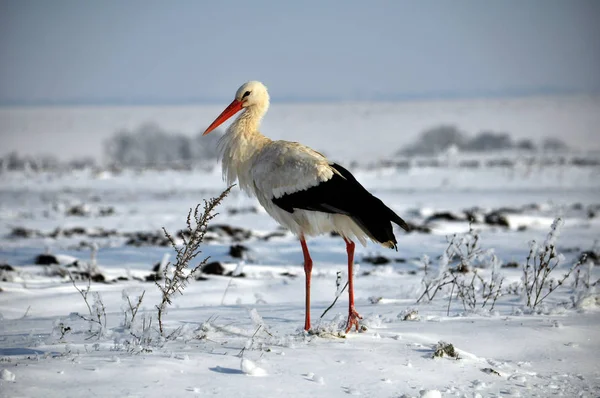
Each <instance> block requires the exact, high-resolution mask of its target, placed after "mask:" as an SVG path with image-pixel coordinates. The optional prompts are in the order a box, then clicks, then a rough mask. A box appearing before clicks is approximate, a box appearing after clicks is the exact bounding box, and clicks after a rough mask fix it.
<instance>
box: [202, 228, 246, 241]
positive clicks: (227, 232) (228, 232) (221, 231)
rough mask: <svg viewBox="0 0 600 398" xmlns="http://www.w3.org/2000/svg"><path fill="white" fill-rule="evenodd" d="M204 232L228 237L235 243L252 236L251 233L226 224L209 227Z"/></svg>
mask: <svg viewBox="0 0 600 398" xmlns="http://www.w3.org/2000/svg"><path fill="white" fill-rule="evenodd" d="M206 231H207V232H214V233H217V234H218V235H220V236H228V237H230V238H231V239H233V240H234V241H236V242H240V241H243V240H246V239H249V238H250V237H251V236H252V231H249V230H247V229H243V228H239V227H232V226H231V225H226V224H217V225H209V226H208V228H206Z"/></svg>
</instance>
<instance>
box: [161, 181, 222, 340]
mask: <svg viewBox="0 0 600 398" xmlns="http://www.w3.org/2000/svg"><path fill="white" fill-rule="evenodd" d="M232 188H233V185H230V186H229V187H228V188H227V189H226V190H224V191H223V192H222V193H221V194H220V195H219V196H217V197H215V198H211V199H210V200H208V201H206V200H205V201H204V209H203V210H202V211H200V205H197V206H196V208H195V209H190V211H189V213H188V216H187V232H188V234H187V235H188V236H189V237H188V238H186V234H185V233H183V234H181V239H182V240H183V245H182V246H181V247H179V246H178V245H177V243H176V242H175V239H174V238H173V236H171V234H169V232H167V230H166V229H165V228H164V227H163V231H164V233H165V236H166V237H167V239H169V242H171V246H172V247H173V249H174V250H175V252H176V253H177V257H176V259H175V263H173V264H171V263H168V264H167V266H166V267H164V268H163V270H162V272H163V279H162V280H161V281H155V283H156V286H158V288H159V289H160V292H161V302H160V304H158V305H156V309H157V310H158V328H159V330H160V334H161V335H162V336H163V337H166V338H168V339H169V338H173V337H174V336H176V335H177V333H178V330H175V331H174V332H172V333H171V334H170V335H168V336H165V330H164V325H163V316H164V314H165V312H166V310H167V306H168V305H171V304H172V301H173V296H174V295H175V293H179V294H183V289H184V288H185V287H186V286H187V284H188V283H189V281H190V278H192V277H193V276H194V275H195V274H196V273H197V272H198V271H201V270H202V267H203V266H204V265H205V264H206V262H207V261H208V259H209V257H206V258H205V259H204V260H202V261H201V262H200V263H199V264H198V265H196V266H195V267H194V268H192V269H191V270H189V272H187V274H186V271H187V270H188V269H189V263H190V261H192V260H193V259H195V258H196V257H197V256H198V255H199V254H200V253H202V251H201V250H200V244H201V243H202V242H203V240H204V235H205V234H206V229H207V226H208V223H209V222H210V221H211V220H212V219H213V218H215V217H216V216H217V214H218V213H214V210H215V208H216V207H217V206H218V205H219V204H221V202H222V201H223V199H225V197H226V196H227V195H228V194H229V192H230V191H231V189H232ZM169 268H172V275H169ZM159 282H160V283H159Z"/></svg>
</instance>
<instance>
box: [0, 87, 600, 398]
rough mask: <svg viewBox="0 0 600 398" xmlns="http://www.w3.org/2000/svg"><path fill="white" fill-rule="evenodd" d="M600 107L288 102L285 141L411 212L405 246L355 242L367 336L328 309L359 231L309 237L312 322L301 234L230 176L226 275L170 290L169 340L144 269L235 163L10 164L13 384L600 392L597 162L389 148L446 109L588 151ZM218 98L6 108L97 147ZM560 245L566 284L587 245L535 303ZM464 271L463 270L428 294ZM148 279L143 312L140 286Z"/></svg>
mask: <svg viewBox="0 0 600 398" xmlns="http://www.w3.org/2000/svg"><path fill="white" fill-rule="evenodd" d="M599 101H600V98H599V97H597V96H596V97H548V98H541V97H540V98H521V99H495V100H475V101H439V102H417V103H389V104H386V103H373V104H366V103H351V104H277V102H276V101H275V104H274V106H273V107H272V110H271V112H270V113H269V114H268V115H267V117H266V119H265V123H264V126H263V131H264V132H265V133H266V134H267V135H269V136H271V137H273V138H276V139H292V140H302V141H303V142H304V143H307V144H310V145H312V146H314V147H315V148H316V149H318V150H322V151H323V152H324V153H326V154H328V155H329V156H330V157H331V158H332V159H333V160H336V161H339V162H341V163H343V164H345V165H350V164H352V163H353V162H351V160H357V163H358V164H359V165H360V166H361V167H358V168H354V169H353V170H352V171H353V172H354V174H355V175H356V177H357V178H358V179H359V180H360V181H361V182H362V183H363V184H364V185H365V186H366V187H367V189H369V190H370V191H371V192H373V193H374V194H375V195H377V196H378V197H380V198H381V199H382V200H383V201H384V202H386V203H387V204H388V205H389V206H390V207H392V208H393V209H394V210H396V212H397V213H398V214H400V215H401V216H402V217H403V218H405V219H406V220H407V221H408V222H409V223H410V224H411V225H413V226H414V231H413V232H411V233H408V234H406V233H403V232H402V231H400V230H397V231H396V235H397V238H398V252H395V251H393V250H389V249H384V248H381V247H378V246H376V245H374V244H369V245H368V246H367V247H357V253H356V262H357V267H356V269H357V274H356V283H355V291H356V293H355V294H356V304H357V310H358V312H359V313H360V314H361V315H362V316H363V319H362V321H361V326H362V327H363V330H362V331H361V332H360V333H357V332H355V331H353V332H351V333H349V334H348V335H345V334H344V333H342V332H343V330H344V327H345V325H344V323H345V317H346V316H347V294H346V292H343V293H342V294H341V295H340V297H339V300H338V301H337V302H336V304H335V305H334V306H333V308H332V309H330V310H329V311H328V312H327V313H326V314H325V315H324V316H323V317H322V318H321V314H323V313H324V312H325V311H326V309H327V308H328V307H329V306H330V305H331V304H332V303H333V302H334V300H335V298H336V293H337V292H338V291H339V289H340V288H341V287H342V286H343V284H344V282H345V280H346V274H347V270H346V253H345V245H344V243H343V241H342V240H341V239H340V238H339V237H333V236H321V237H318V238H313V239H311V240H310V241H309V248H310V250H311V254H312V257H313V260H314V263H315V268H314V270H313V288H312V317H313V329H314V330H313V332H312V333H305V332H304V331H303V330H302V326H303V323H304V273H303V267H302V253H301V249H300V245H299V244H298V242H297V240H296V239H295V238H294V237H293V236H291V235H290V234H288V233H286V232H285V231H281V230H280V229H279V228H278V226H277V225H276V223H275V222H274V221H273V220H271V219H270V218H269V217H268V216H267V215H266V213H265V212H264V211H263V210H261V209H260V208H259V206H258V204H257V203H256V201H254V200H253V199H250V198H248V197H246V196H245V195H243V194H242V193H240V192H239V190H238V189H237V188H234V190H233V191H232V193H231V194H230V195H229V196H228V197H227V198H226V199H225V201H224V203H223V204H222V206H220V207H219V209H218V211H219V213H220V214H219V215H218V216H217V218H216V219H215V220H213V222H212V223H211V229H210V231H209V232H208V233H207V235H206V238H207V239H206V241H205V244H204V245H202V246H201V249H202V251H203V253H202V254H201V255H200V256H199V258H203V257H204V256H210V257H211V258H210V261H211V262H218V263H219V264H220V267H219V266H218V265H214V264H213V265H212V266H211V267H212V268H213V270H215V271H216V272H217V273H218V274H219V273H220V275H215V274H206V275H204V274H203V275H202V276H203V277H202V278H200V280H192V281H191V283H190V284H189V285H188V286H187V288H186V289H185V291H184V293H183V295H178V294H177V295H175V296H174V297H173V303H172V305H171V306H169V308H168V311H167V313H166V314H165V315H164V331H165V334H164V335H163V336H161V334H160V333H159V331H158V329H157V328H158V322H157V311H156V308H155V306H156V305H158V304H159V303H160V291H159V289H158V287H157V286H156V285H155V284H154V283H153V282H150V281H146V280H147V279H152V278H153V277H154V276H155V275H156V274H155V272H154V271H153V267H155V265H156V264H158V263H160V262H161V261H163V260H164V259H165V255H169V256H170V257H169V258H170V259H171V260H173V259H174V253H173V250H172V249H171V248H170V247H169V246H168V242H166V241H165V238H164V235H163V233H162V232H161V228H162V227H165V228H166V229H167V230H168V231H170V232H171V233H173V234H175V233H176V232H177V231H179V230H181V229H184V228H185V226H186V224H185V218H186V216H187V213H188V210H189V209H190V208H191V207H194V206H195V205H196V204H198V203H201V202H202V200H203V199H208V198H210V197H213V196H216V195H218V194H219V193H220V192H221V191H222V190H223V189H224V188H225V186H224V183H223V182H222V180H221V175H220V171H219V169H218V168H215V170H213V171H202V170H194V171H160V172H159V171H143V172H139V171H137V172H136V171H130V170H125V171H123V172H121V173H118V174H114V173H111V172H107V171H103V172H91V171H81V172H76V173H68V172H65V173H62V174H61V173H55V174H52V173H40V174H35V173H31V172H27V173H17V172H4V173H0V397H61V398H62V397H81V396H100V397H163V396H172V397H193V396H206V395H218V396H224V397H231V396H247V397H259V396H260V397H265V396H266V397H271V396H289V397H304V396H324V397H336V396H347V395H361V396H365V397H402V396H406V397H419V396H423V397H430V398H431V397H439V396H459V397H463V396H464V397H477V396H481V397H488V396H521V397H529V396H538V397H547V396H555V395H556V396H567V397H571V396H581V397H597V396H600V365H599V364H600V361H599V360H598V355H600V339H599V338H598V330H599V328H600V300H599V296H598V290H597V289H598V286H597V283H596V281H598V279H599V278H600V267H599V266H598V254H599V251H600V246H599V244H598V240H599V239H600V170H599V168H598V167H597V166H590V165H588V166H585V167H575V166H573V165H571V164H570V163H569V162H566V163H564V164H561V163H560V162H558V163H555V164H553V165H551V164H545V165H542V164H538V163H534V164H533V165H532V164H528V163H527V162H520V161H518V159H519V155H515V154H513V155H514V156H513V157H512V158H511V159H517V162H516V163H515V164H514V166H512V167H494V168H486V167H479V168H458V167H457V165H458V164H459V163H460V162H459V161H460V160H461V159H462V160H464V159H465V156H466V155H465V154H453V153H450V154H446V155H444V156H442V157H441V158H440V159H441V161H442V162H447V164H444V165H442V167H410V168H406V167H400V168H395V167H394V163H393V161H394V160H396V159H394V158H393V154H394V153H396V151H397V150H398V149H399V148H400V147H401V146H403V145H405V144H406V143H408V142H410V141H411V140H413V139H414V138H416V137H417V135H418V134H419V133H420V132H421V131H423V130H424V129H426V128H429V127H432V126H436V125H439V124H454V125H457V126H458V127H459V128H461V129H464V130H466V131H467V132H468V133H471V134H475V133H477V132H479V131H481V130H491V131H506V132H509V133H511V134H512V136H513V138H515V139H521V138H529V139H532V140H534V141H539V140H540V139H542V138H543V137H558V138H563V139H564V138H565V137H569V144H570V145H571V146H572V147H573V148H575V149H576V150H586V149H587V150H597V149H598V142H600V141H598V140H597V136H598V126H599V125H600V112H599V111H598V109H599V106H598V104H599V103H600V102H599ZM221 108H222V107H221V106H201V107H166V108H160V107H140V108H125V107H124V108H109V107H98V108H88V107H72V108H45V109H41V108H27V109H17V108H5V109H2V110H0V132H1V133H2V144H3V148H16V149H18V150H19V151H23V150H25V149H27V150H30V149H31V151H33V152H44V151H45V150H48V151H50V152H57V151H59V150H64V154H63V155H64V156H65V157H67V158H68V157H70V156H74V155H97V154H98V153H99V151H100V147H101V143H102V141H103V140H104V139H106V138H107V137H108V136H110V134H112V133H113V132H114V131H116V130H117V129H120V128H127V129H132V128H136V127H138V126H139V125H140V124H142V123H144V122H155V123H158V124H159V125H160V126H162V127H164V128H165V129H167V130H169V131H171V130H173V131H178V132H183V133H185V134H189V135H191V134H196V133H197V132H198V131H199V130H200V128H202V127H203V126H206V124H208V122H210V121H211V120H213V119H214V117H215V116H216V115H217V114H218V112H220V111H221ZM323 132H327V134H323ZM32 143H36V144H37V147H35V146H33V147H32ZM574 153H575V152H571V154H569V155H568V156H571V155H573V154H574ZM575 155H577V153H575ZM469 156H470V157H473V156H474V157H479V156H480V155H469ZM502 156H505V155H502ZM534 156H537V155H535V154H534ZM589 156H592V157H593V156H594V154H593V153H592V154H591V155H589ZM390 159H391V160H392V162H387V163H379V161H380V160H390ZM484 163H485V162H482V163H481V164H482V165H483V164H484ZM381 164H386V167H382V166H376V165H381ZM557 217H559V218H560V220H561V221H559V222H558V228H555V229H554V233H553V235H551V236H550V237H548V234H549V232H550V231H552V230H553V227H552V225H553V223H554V221H555V219H556V218H557ZM469 218H472V219H473V223H472V224H471V226H472V228H473V231H472V232H469V228H470V227H469V221H468V220H469ZM556 225H557V224H555V226H556ZM557 231H558V232H560V234H558V233H557ZM455 234H458V235H456V237H455ZM475 236H477V245H476V247H475V249H473V248H471V249H467V244H469V245H471V244H472V243H473V242H474V240H475ZM534 240H535V241H536V242H537V243H536V244H533V245H532V244H531V243H530V242H531V241H534ZM450 242H453V244H451V243H450ZM545 243H548V244H551V243H555V248H556V252H558V253H560V254H558V253H557V254H556V256H555V257H553V258H552V260H551V261H550V266H553V265H554V264H556V261H557V260H560V263H559V264H558V265H557V267H556V269H554V270H553V271H552V273H551V277H550V279H554V280H555V282H553V283H554V285H552V286H553V287H554V286H556V283H557V282H556V280H562V278H563V276H564V275H565V273H567V272H568V271H569V269H571V267H573V265H574V264H577V262H578V260H579V259H581V258H582V255H583V254H584V253H586V252H587V255H588V256H587V259H588V260H586V261H585V262H584V263H583V264H582V265H581V267H579V268H578V269H577V271H575V272H573V273H571V274H570V275H569V277H568V278H566V279H565V280H564V281H562V284H561V285H560V286H559V287H558V288H557V289H556V290H554V291H553V292H552V293H551V294H550V295H549V296H547V297H546V298H545V300H544V301H543V302H542V303H541V304H540V305H537V306H536V307H535V308H531V307H532V306H531V305H530V306H528V305H527V297H526V296H527V295H526V293H525V290H524V288H523V286H524V281H523V265H524V264H525V262H526V258H527V256H528V254H529V253H530V250H531V248H532V247H533V248H534V249H535V248H538V249H540V250H542V249H543V246H544V245H545ZM457 246H458V247H460V249H461V250H463V259H464V260H465V262H466V263H467V268H468V269H469V272H468V273H465V274H463V273H458V272H456V273H448V270H449V269H455V268H457V266H458V264H457V261H456V260H457V258H456V256H455V257H454V258H451V259H450V260H448V261H447V260H446V259H447V256H444V253H447V254H452V253H453V251H452V250H453V248H454V249H455V248H456V247H457ZM470 247H472V246H470ZM469 250H470V251H471V255H469V254H467V251H469ZM46 253H47V254H49V256H45V257H44V256H43V257H42V258H37V257H38V256H39V255H41V254H46ZM92 253H96V254H95V257H94V259H92ZM427 258H428V259H429V262H428V261H427ZM36 260H38V261H36ZM198 261H199V260H198ZM594 261H595V262H594ZM36 262H38V263H44V262H46V263H48V262H56V263H58V264H50V265H43V264H35V263H36ZM93 263H95V264H96V267H93V266H91V265H92V264H93ZM196 264H197V263H194V264H192V265H196ZM425 264H428V266H427V269H426V268H425ZM221 267H222V268H221ZM444 270H446V272H444ZM206 271H207V273H208V269H207V270H206ZM475 271H476V272H477V274H476V275H475V273H474V272H475ZM542 271H543V269H542ZM68 272H70V273H71V275H74V276H75V277H76V278H78V281H77V282H76V286H77V287H78V288H79V289H84V290H83V291H85V289H86V286H87V283H86V282H85V281H84V280H82V279H85V276H86V274H85V273H86V272H87V273H88V274H90V273H91V274H93V276H94V278H95V279H96V280H97V281H96V282H92V283H91V284H90V291H89V293H88V296H87V301H88V304H89V305H90V308H89V309H88V307H87V306H86V301H85V300H84V299H83V298H82V295H81V293H80V292H79V291H78V290H77V289H76V288H75V287H74V286H73V283H71V281H70V279H69V277H68ZM229 272H232V273H233V274H232V275H228V273H229ZM338 273H339V275H340V277H341V286H340V287H338V286H337V284H336V281H337V279H338ZM234 275H235V276H234ZM478 276H480V277H481V279H478ZM440 278H446V279H440ZM448 278H455V279H454V280H455V282H456V283H454V284H452V283H450V284H447V285H445V286H444V287H443V288H442V290H440V291H439V292H437V293H436V294H435V297H433V299H432V300H431V301H429V300H426V299H422V300H420V301H419V298H420V297H421V296H422V295H423V293H426V295H427V290H426V286H430V290H429V291H428V292H429V294H430V295H433V292H434V290H432V287H435V286H436V283H438V282H443V281H448ZM500 280H502V284H500ZM471 281H473V284H471ZM491 282H493V283H494V284H493V285H491V286H490V283H491ZM483 283H485V289H486V290H485V291H484V290H483V289H484V284H483ZM527 283H529V285H530V286H531V279H528V282H527ZM590 285H593V286H590ZM471 286H472V287H473V289H471ZM547 288H548V285H545V286H544V288H543V289H542V294H545V293H546V292H547V290H545V289H547ZM490 290H491V291H492V293H493V294H489V292H490ZM460 293H462V296H461V295H460ZM142 294H143V299H142V301H141V304H140V306H139V308H140V309H139V311H138V312H137V314H136V317H135V319H134V320H133V321H132V320H131V317H132V311H131V307H130V304H129V302H130V301H131V304H132V306H133V307H135V303H137V300H138V298H139V297H140V296H141V295H142ZM486 298H487V299H488V300H487V301H485V300H486ZM128 300H130V301H128ZM418 301H419V302H418ZM100 303H102V305H103V307H104V310H102V306H101V305H100ZM492 307H493V308H492ZM90 310H91V311H92V313H95V311H96V310H100V313H101V322H100V323H101V326H100V325H98V324H96V323H94V322H89V321H85V320H82V319H81V317H80V316H79V315H83V316H85V317H89V312H90ZM104 312H105V313H106V317H105V318H104V315H103V313H104ZM78 314H79V315H78ZM90 330H91V332H90ZM98 332H100V333H98ZM169 335H171V336H170V338H165V336H169ZM441 342H443V343H445V344H452V347H453V348H454V351H455V354H458V359H456V358H452V357H451V358H448V357H442V358H440V357H436V358H435V359H434V358H433V356H434V353H435V352H436V351H438V350H437V348H441V347H446V348H449V347H448V346H445V345H444V344H442V343H441ZM447 351H451V350H447Z"/></svg>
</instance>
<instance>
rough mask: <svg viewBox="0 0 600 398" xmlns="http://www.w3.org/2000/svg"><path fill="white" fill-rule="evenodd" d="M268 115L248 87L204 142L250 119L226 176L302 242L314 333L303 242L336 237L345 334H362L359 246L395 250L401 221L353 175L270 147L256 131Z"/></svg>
mask: <svg viewBox="0 0 600 398" xmlns="http://www.w3.org/2000/svg"><path fill="white" fill-rule="evenodd" d="M268 107H269V95H268V93H267V89H266V87H265V86H264V85H263V84H262V83H260V82H255V81H251V82H248V83H246V84H244V85H243V86H242V87H240V88H239V89H238V91H237V93H236V96H235V99H234V100H233V102H232V103H231V104H230V105H229V106H228V107H227V109H225V111H223V113H221V115H220V116H219V117H218V118H217V119H216V120H215V121H214V122H213V123H212V124H211V125H210V126H209V128H208V129H207V130H206V131H205V133H204V134H208V133H210V132H211V131H212V130H213V129H215V128H216V127H217V126H218V125H220V124H221V123H223V122H224V121H225V120H227V119H228V118H230V117H231V116H233V115H234V114H235V113H237V112H238V111H240V110H242V109H245V111H244V112H243V113H242V114H241V115H240V116H239V117H238V118H237V119H236V120H235V122H233V123H232V124H231V126H229V128H228V129H227V132H226V133H225V135H224V136H223V138H222V141H221V149H222V153H223V158H222V165H223V176H224V177H225V178H226V180H227V182H228V183H230V184H231V183H233V182H235V181H236V180H237V181H238V182H239V185H240V188H241V189H243V190H244V191H245V192H247V193H248V194H250V195H253V196H255V197H256V198H257V199H258V201H259V203H260V204H261V205H262V206H263V207H264V208H265V210H266V211H267V213H269V215H271V217H273V218H274V219H275V220H276V221H277V222H278V223H279V224H281V225H283V226H284V227H286V228H288V229H289V230H290V231H291V232H292V233H294V234H295V235H296V236H298V237H299V239H300V243H301V246H302V253H303V255H304V271H305V274H306V318H305V323H304V328H305V329H306V330H308V329H310V279H311V272H312V259H311V257H310V254H309V251H308V246H307V245H306V240H305V238H306V237H307V236H315V235H320V234H324V233H329V232H337V233H339V234H340V235H341V236H342V237H343V238H344V241H345V242H346V250H347V254H348V290H349V299H350V302H349V315H348V325H347V329H346V331H349V330H350V329H351V328H352V326H355V327H356V329H357V330H358V319H359V318H360V316H359V315H358V313H357V312H356V310H355V309H354V286H353V275H352V268H353V263H354V242H353V240H358V241H359V242H361V243H362V244H363V245H364V244H366V242H367V239H370V240H373V241H375V242H378V243H380V244H382V245H384V246H386V247H391V248H394V247H396V239H395V237H394V234H393V231H392V225H391V222H392V221H393V222H394V223H396V224H398V225H400V226H401V227H402V228H404V229H408V227H407V225H406V223H405V222H404V220H402V219H401V218H400V217H399V216H398V215H396V214H395V213H394V212H393V211H392V210H391V209H389V208H388V207H387V206H385V205H384V204H383V202H381V200H379V199H377V198H376V197H374V196H373V195H371V194H370V193H369V192H368V191H367V190H366V189H364V188H363V187H362V185H360V183H358V181H356V179H355V178H354V177H353V176H352V174H351V173H350V172H349V171H348V170H346V169H344V168H343V167H341V166H340V165H337V164H335V163H332V162H330V161H328V160H327V158H325V157H324V156H323V155H321V154H320V153H318V152H316V151H314V150H312V149H310V148H308V147H306V146H304V145H301V144H299V143H297V142H289V141H273V140H271V139H269V138H267V137H265V136H264V135H262V134H261V133H260V132H259V131H258V128H259V125H260V121H261V119H262V117H263V116H264V114H265V113H266V111H267V109H268Z"/></svg>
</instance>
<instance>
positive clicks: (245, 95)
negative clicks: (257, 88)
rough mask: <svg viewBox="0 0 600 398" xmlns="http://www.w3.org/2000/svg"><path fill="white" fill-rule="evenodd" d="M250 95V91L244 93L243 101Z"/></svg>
mask: <svg viewBox="0 0 600 398" xmlns="http://www.w3.org/2000/svg"><path fill="white" fill-rule="evenodd" d="M249 95H250V91H246V92H245V93H244V95H242V99H244V98H246V97H247V96H249Z"/></svg>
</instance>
